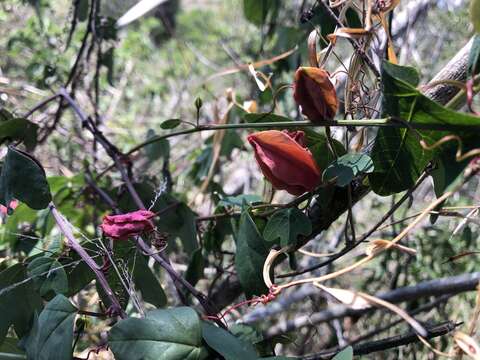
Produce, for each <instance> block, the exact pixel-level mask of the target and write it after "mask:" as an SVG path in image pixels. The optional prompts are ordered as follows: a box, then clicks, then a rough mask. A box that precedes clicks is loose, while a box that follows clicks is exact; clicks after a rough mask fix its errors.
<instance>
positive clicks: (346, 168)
mask: <svg viewBox="0 0 480 360" xmlns="http://www.w3.org/2000/svg"><path fill="white" fill-rule="evenodd" d="M372 171H373V162H372V159H371V158H370V156H368V155H365V154H346V155H343V156H341V157H339V158H338V159H337V160H335V161H333V162H332V163H331V164H330V165H329V166H328V167H327V168H326V169H325V171H324V172H323V181H325V182H327V181H330V180H333V179H335V178H336V184H337V185H338V186H341V187H344V186H347V185H348V184H350V182H351V181H352V180H353V179H354V178H355V177H356V176H357V175H360V174H368V173H371V172H372Z"/></svg>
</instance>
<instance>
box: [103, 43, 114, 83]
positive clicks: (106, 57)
mask: <svg viewBox="0 0 480 360" xmlns="http://www.w3.org/2000/svg"><path fill="white" fill-rule="evenodd" d="M100 64H101V65H102V66H105V67H106V68H107V80H108V83H109V84H110V85H111V86H114V83H113V78H114V74H115V48H113V47H111V48H110V49H108V50H107V51H106V52H105V53H103V54H102V58H101V60H100Z"/></svg>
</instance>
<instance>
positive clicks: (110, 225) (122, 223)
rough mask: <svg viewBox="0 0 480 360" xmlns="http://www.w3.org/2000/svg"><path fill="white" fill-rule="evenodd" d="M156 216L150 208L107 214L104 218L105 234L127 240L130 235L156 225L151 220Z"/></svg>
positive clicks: (145, 230) (146, 230)
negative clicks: (119, 213) (120, 213)
mask: <svg viewBox="0 0 480 360" xmlns="http://www.w3.org/2000/svg"><path fill="white" fill-rule="evenodd" d="M154 216H155V213H154V212H151V211H148V210H137V211H134V212H130V213H126V214H122V215H107V216H105V217H104V218H103V222H102V225H100V227H101V228H102V231H103V234H104V235H105V236H108V237H111V238H112V239H115V240H125V239H128V238H129V237H130V236H135V235H140V234H142V233H145V232H149V231H151V230H153V228H154V227H155V226H154V225H153V222H152V221H151V220H150V219H151V218H152V217H154Z"/></svg>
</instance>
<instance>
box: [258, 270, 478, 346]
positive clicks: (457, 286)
mask: <svg viewBox="0 0 480 360" xmlns="http://www.w3.org/2000/svg"><path fill="white" fill-rule="evenodd" d="M479 280H480V272H475V273H470V274H463V275H458V276H452V277H447V278H442V279H435V280H429V281H424V282H421V283H419V284H417V285H413V286H406V287H402V288H398V289H395V290H391V291H388V292H381V293H379V294H376V295H375V296H376V297H378V298H380V299H382V300H385V301H388V302H391V303H400V302H404V301H413V300H417V299H420V298H423V297H429V296H442V295H447V294H448V295H455V294H459V293H462V292H465V291H473V290H475V289H476V286H477V285H478V282H479ZM375 310H376V308H369V309H362V310H352V309H350V308H349V307H347V306H344V305H335V306H331V307H330V308H328V309H326V310H323V311H320V312H317V313H314V314H311V315H308V316H307V315H304V316H300V317H297V318H296V319H294V320H290V321H286V322H282V323H280V324H278V325H275V326H273V327H271V328H270V329H269V330H268V331H267V332H266V334H265V337H266V338H272V337H274V336H277V335H280V334H283V333H286V332H290V331H294V330H297V329H299V328H301V327H304V326H310V325H312V324H318V323H323V322H328V321H331V320H333V319H338V318H343V317H346V316H361V315H364V314H366V313H368V312H370V311H375Z"/></svg>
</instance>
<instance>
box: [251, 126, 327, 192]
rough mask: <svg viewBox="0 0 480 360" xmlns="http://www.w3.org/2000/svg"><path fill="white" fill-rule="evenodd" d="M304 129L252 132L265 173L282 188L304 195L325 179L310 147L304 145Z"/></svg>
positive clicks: (256, 154) (260, 164) (269, 179)
mask: <svg viewBox="0 0 480 360" xmlns="http://www.w3.org/2000/svg"><path fill="white" fill-rule="evenodd" d="M304 135H305V134H304V132H303V131H295V132H287V131H278V130H267V131H260V132H257V133H254V134H251V135H249V136H248V141H249V142H250V144H251V145H252V146H253V149H254V151H255V158H256V160H257V162H258V165H259V166H260V169H261V170H262V173H263V175H264V176H265V177H266V178H267V180H268V181H270V182H271V183H272V186H273V187H274V188H275V189H278V190H286V191H288V192H289V193H290V194H292V195H301V194H303V193H305V192H307V191H312V190H314V189H315V188H316V187H317V185H319V184H320V182H321V172H320V169H319V168H318V166H317V164H316V163H315V160H314V158H313V156H312V153H311V152H310V150H308V149H307V148H306V147H304Z"/></svg>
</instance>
